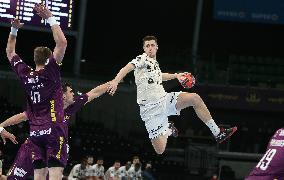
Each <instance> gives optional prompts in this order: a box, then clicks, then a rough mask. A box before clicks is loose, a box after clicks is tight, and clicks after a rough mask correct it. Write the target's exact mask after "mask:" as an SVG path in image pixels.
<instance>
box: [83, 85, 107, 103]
mask: <svg viewBox="0 0 284 180" xmlns="http://www.w3.org/2000/svg"><path fill="white" fill-rule="evenodd" d="M109 85H110V83H104V84H101V85H99V86H97V87H95V88H94V89H92V90H91V91H89V92H87V95H88V102H90V101H92V100H93V99H95V98H97V97H99V96H101V95H102V94H104V93H105V92H107V90H108V87H109Z"/></svg>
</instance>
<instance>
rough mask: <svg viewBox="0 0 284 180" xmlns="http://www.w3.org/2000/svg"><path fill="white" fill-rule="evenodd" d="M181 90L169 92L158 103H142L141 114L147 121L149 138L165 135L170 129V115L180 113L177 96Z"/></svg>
mask: <svg viewBox="0 0 284 180" xmlns="http://www.w3.org/2000/svg"><path fill="white" fill-rule="evenodd" d="M180 93H181V92H171V93H167V94H166V95H165V96H164V97H162V98H161V99H160V101H158V102H157V103H151V104H145V105H140V116H141V118H142V120H143V121H144V122H145V127H146V129H147V131H148V134H149V138H150V139H154V138H156V137H158V136H159V135H161V134H163V135H165V134H166V133H167V132H168V129H169V122H168V116H171V115H180V112H179V111H177V109H176V103H177V98H178V96H179V94H180Z"/></svg>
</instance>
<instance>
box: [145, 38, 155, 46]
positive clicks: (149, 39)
mask: <svg viewBox="0 0 284 180" xmlns="http://www.w3.org/2000/svg"><path fill="white" fill-rule="evenodd" d="M151 40H154V41H155V42H156V44H158V39H157V38H156V37H155V36H145V37H144V38H143V39H142V41H143V46H144V44H145V41H151Z"/></svg>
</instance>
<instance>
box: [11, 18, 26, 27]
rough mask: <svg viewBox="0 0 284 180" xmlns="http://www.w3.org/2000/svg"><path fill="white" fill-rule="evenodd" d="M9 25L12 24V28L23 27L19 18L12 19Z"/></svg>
mask: <svg viewBox="0 0 284 180" xmlns="http://www.w3.org/2000/svg"><path fill="white" fill-rule="evenodd" d="M11 25H12V27H13V28H16V29H19V28H21V27H23V25H24V23H21V22H20V20H19V19H12V20H11Z"/></svg>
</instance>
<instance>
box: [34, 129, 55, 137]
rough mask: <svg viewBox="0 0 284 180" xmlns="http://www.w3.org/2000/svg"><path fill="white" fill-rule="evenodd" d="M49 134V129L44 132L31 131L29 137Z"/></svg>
mask: <svg viewBox="0 0 284 180" xmlns="http://www.w3.org/2000/svg"><path fill="white" fill-rule="evenodd" d="M50 133H51V128H49V129H44V130H37V131H31V132H30V136H42V135H46V134H50Z"/></svg>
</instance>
